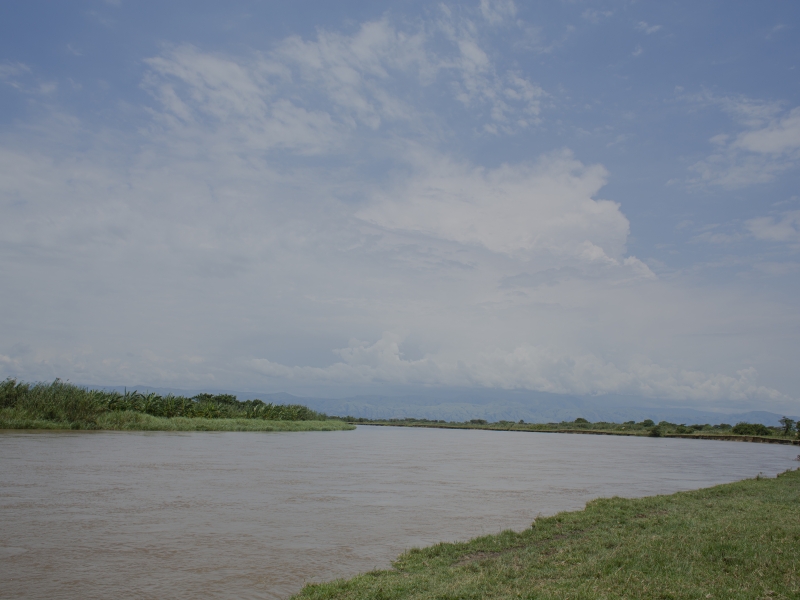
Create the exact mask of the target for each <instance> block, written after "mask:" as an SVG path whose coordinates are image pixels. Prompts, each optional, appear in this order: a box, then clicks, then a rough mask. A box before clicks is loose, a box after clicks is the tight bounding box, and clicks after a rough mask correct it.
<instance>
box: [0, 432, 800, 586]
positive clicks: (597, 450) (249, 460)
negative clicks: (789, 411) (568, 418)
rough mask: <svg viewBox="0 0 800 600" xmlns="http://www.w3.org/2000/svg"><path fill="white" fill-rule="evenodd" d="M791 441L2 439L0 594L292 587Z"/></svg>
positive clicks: (781, 458)
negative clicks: (777, 442)
mask: <svg viewBox="0 0 800 600" xmlns="http://www.w3.org/2000/svg"><path fill="white" fill-rule="evenodd" d="M797 452H798V449H797V447H794V446H772V445H761V444H742V443H733V442H719V441H706V440H683V439H648V438H617V437H607V436H586V435H580V436H579V435H554V434H537V433H513V432H495V431H458V430H429V429H408V428H395V427H380V428H377V427H359V428H358V429H357V430H356V431H349V432H348V431H344V432H308V433H166V432H158V433H138V432H130V433H116V432H98V433H80V432H61V433H57V432H30V433H27V432H8V431H6V432H1V433H0V597H2V598H87V599H88V598H103V599H107V598H158V599H162V598H286V597H288V596H289V595H291V594H292V593H294V592H296V591H298V590H299V589H300V588H301V587H302V585H303V583H304V582H311V581H326V580H330V579H335V578H337V577H347V576H351V575H354V574H356V573H359V572H363V571H367V570H370V569H374V568H386V567H389V566H390V562H391V560H392V559H393V558H394V557H396V556H397V555H398V554H399V553H401V552H402V551H404V550H406V549H409V548H412V547H415V546H425V545H430V544H433V543H436V542H439V541H454V540H465V539H468V538H472V537H475V536H478V535H482V534H487V533H495V532H498V531H500V530H502V529H509V528H510V529H516V530H521V529H524V528H526V527H528V526H529V525H530V523H531V522H532V521H533V519H534V518H536V516H537V515H540V514H541V515H550V514H553V513H555V512H558V511H561V510H575V509H580V508H582V507H583V506H584V504H585V503H586V502H587V501H588V500H590V499H592V498H597V497H601V496H613V495H619V496H626V497H637V496H645V495H651V494H662V493H671V492H675V491H678V490H687V489H695V488H700V487H706V486H711V485H715V484H718V483H724V482H729V481H734V480H738V479H742V478H746V477H754V476H756V475H757V474H758V473H763V474H765V475H767V476H774V475H776V474H777V473H779V472H781V471H784V470H786V469H789V468H793V467H796V466H798V463H797V462H793V460H792V459H793V458H795V456H796V455H797Z"/></svg>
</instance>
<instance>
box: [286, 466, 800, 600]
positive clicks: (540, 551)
mask: <svg viewBox="0 0 800 600" xmlns="http://www.w3.org/2000/svg"><path fill="white" fill-rule="evenodd" d="M798 597H800V471H790V472H787V473H783V474H782V475H779V476H778V478H777V479H765V478H758V479H751V480H746V481H741V482H738V483H732V484H729V485H720V486H716V487H712V488H708V489H704V490H698V491H692V492H681V493H678V494H672V495H669V496H654V497H649V498H640V499H634V500H627V499H622V498H611V499H600V500H594V501H592V502H589V503H588V504H587V506H586V508H585V509H584V510H582V511H577V512H567V513H560V514H557V515H555V516H552V517H547V518H540V519H537V520H536V521H535V523H534V526H533V527H531V528H530V529H527V530H525V531H522V532H519V533H516V532H513V531H505V532H502V533H500V534H497V535H490V536H485V537H481V538H477V539H474V540H472V541H469V542H465V543H457V544H438V545H436V546H432V547H430V548H425V549H422V550H419V549H415V550H411V551H409V552H407V553H405V554H403V555H401V556H400V557H399V558H398V559H397V560H396V561H395V563H394V568H393V569H391V570H386V571H373V572H371V573H365V574H363V575H359V576H357V577H355V578H353V579H350V580H340V581H335V582H331V583H324V584H316V585H308V586H306V587H305V588H304V589H303V591H302V592H301V593H300V594H298V595H297V596H295V598H298V599H299V598H303V599H313V600H325V599H333V598H336V599H341V600H357V599H364V600H367V599H370V600H373V599H384V600H388V599H400V598H403V599H409V600H411V599H419V600H422V599H429V598H438V599H442V600H444V599H452V600H455V599H463V600H466V599H476V600H477V599H482V598H494V599H512V598H528V599H533V598H536V599H550V598H552V599H555V598H570V599H574V600H578V599H586V600H590V599H591V600H595V599H597V598H632V599H633V598H641V599H652V598H696V599H704V598H730V599H740V598H741V599H745V598H747V599H753V598H798Z"/></svg>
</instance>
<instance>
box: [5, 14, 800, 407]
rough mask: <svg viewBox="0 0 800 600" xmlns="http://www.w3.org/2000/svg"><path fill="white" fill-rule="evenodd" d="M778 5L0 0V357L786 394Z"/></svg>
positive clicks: (788, 302) (785, 105) (209, 371)
mask: <svg viewBox="0 0 800 600" xmlns="http://www.w3.org/2000/svg"><path fill="white" fill-rule="evenodd" d="M799 12H800V8H799V7H798V5H797V4H796V3H791V2H770V3H759V4H754V3H744V2H738V3H737V2H724V3H723V2H707V3H703V4H701V5H697V4H696V3H689V2H662V3H642V2H606V3H601V2H578V1H575V2H551V3H546V4H545V3H537V4H536V5H535V6H528V5H525V4H522V3H519V4H515V3H513V2H509V1H500V2H489V1H483V2H468V3H442V4H438V5H432V4H431V3H422V2H396V3H391V4H386V5H381V4H379V3H374V2H349V3H330V2H292V3H259V2H228V3H225V4H220V3H211V2H191V3H189V2H177V1H176V2H159V3H156V2H135V3H134V2H127V1H125V0H121V1H118V2H111V1H106V2H103V1H99V0H98V1H86V2H62V3H45V2H26V3H17V4H12V3H6V4H4V5H3V6H2V7H0V157H1V158H0V207H2V208H0V210H2V217H3V218H2V219H1V221H2V222H1V223H0V277H2V280H3V281H4V285H3V286H2V289H0V302H1V303H2V310H1V311H0V369H2V371H3V374H4V375H7V376H16V377H22V378H24V379H50V378H53V377H61V378H64V379H67V378H69V379H71V380H73V381H80V382H82V383H87V384H97V385H114V384H118V385H121V384H134V383H135V384H148V385H154V386H155V385H161V386H172V387H187V388H196V387H203V386H205V387H209V388H211V387H213V388H230V389H240V390H245V389H251V390H263V391H279V390H286V391H292V392H295V393H315V394H325V395H342V394H349V393H359V392H376V391H378V392H389V391H392V390H399V389H407V388H409V387H414V388H417V389H418V388H420V387H422V388H442V387H470V388H480V389H486V390H491V389H496V388H502V389H519V388H522V389H531V390H538V391H547V392H555V393H566V394H580V395H596V396H598V397H599V398H602V397H603V396H604V395H607V394H626V395H633V396H641V397H647V398H658V399H662V400H663V401H664V402H670V403H690V404H692V405H696V406H701V405H702V406H703V407H705V408H711V409H713V408H719V409H722V408H725V409H728V408H735V407H738V408H745V407H746V408H756V407H759V408H772V409H773V410H777V411H780V410H783V411H786V412H792V411H794V412H797V411H798V410H800V408H798V404H800V400H799V399H798V398H799V397H800V394H798V391H797V390H798V386H799V385H800V375H798V373H797V369H796V357H797V356H798V355H800V342H799V340H800V310H798V309H799V308H800V306H798V305H799V304H800V302H799V301H798V297H800V295H799V294H798V292H800V289H799V288H800V286H798V281H799V280H800V277H798V275H799V274H800V262H799V261H798V252H800V196H799V195H798V174H799V173H800V170H799V169H798V167H800V82H799V81H798V71H797V68H796V67H797V57H798V56H800V54H799V53H798V49H800V48H798V46H800V44H798V39H800V38H799V37H798V36H797V27H798V13H799Z"/></svg>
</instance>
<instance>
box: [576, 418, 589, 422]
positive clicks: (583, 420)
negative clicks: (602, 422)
mask: <svg viewBox="0 0 800 600" xmlns="http://www.w3.org/2000/svg"><path fill="white" fill-rule="evenodd" d="M588 422H589V421H587V420H586V419H584V418H582V417H578V418H577V419H575V420H574V421H573V423H588Z"/></svg>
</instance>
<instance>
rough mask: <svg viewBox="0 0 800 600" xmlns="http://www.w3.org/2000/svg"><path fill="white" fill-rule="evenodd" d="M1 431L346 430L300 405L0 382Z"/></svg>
mask: <svg viewBox="0 0 800 600" xmlns="http://www.w3.org/2000/svg"><path fill="white" fill-rule="evenodd" d="M0 429H44V430H52V429H78V430H81V429H85V430H112V431H343V430H349V429H355V426H354V425H349V424H348V423H345V422H343V421H341V420H334V419H328V417H327V415H325V414H322V413H318V412H316V411H313V410H311V409H310V408H308V407H307V406H303V405H300V404H273V403H265V402H262V401H261V400H246V401H244V402H241V401H239V400H237V398H236V396H233V395H231V394H197V395H196V396H193V397H191V398H188V397H185V396H174V395H167V396H160V395H158V394H155V393H148V394H142V393H140V392H138V391H136V390H132V391H130V392H129V391H127V390H126V391H125V392H124V393H119V392H115V391H112V392H108V391H102V390H91V389H88V388H85V387H81V386H76V385H73V384H71V383H66V382H62V381H59V380H58V379H57V380H55V381H54V382H52V383H33V384H31V383H24V382H18V381H16V380H14V379H7V380H5V381H3V382H2V383H0Z"/></svg>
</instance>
